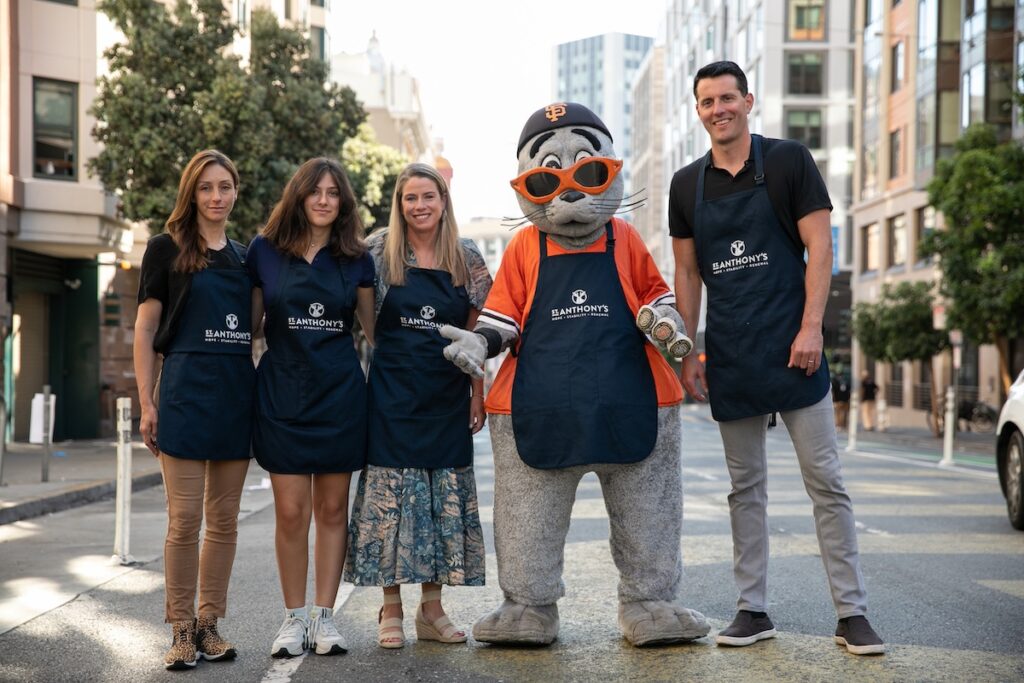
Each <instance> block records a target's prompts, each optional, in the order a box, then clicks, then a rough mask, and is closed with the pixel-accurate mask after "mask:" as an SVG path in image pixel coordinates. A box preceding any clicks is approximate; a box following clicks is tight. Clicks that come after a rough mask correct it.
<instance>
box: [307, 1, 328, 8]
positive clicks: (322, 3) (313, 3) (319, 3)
mask: <svg viewBox="0 0 1024 683" xmlns="http://www.w3.org/2000/svg"><path fill="white" fill-rule="evenodd" d="M309 4H310V5H312V6H313V7H323V6H324V0H309Z"/></svg>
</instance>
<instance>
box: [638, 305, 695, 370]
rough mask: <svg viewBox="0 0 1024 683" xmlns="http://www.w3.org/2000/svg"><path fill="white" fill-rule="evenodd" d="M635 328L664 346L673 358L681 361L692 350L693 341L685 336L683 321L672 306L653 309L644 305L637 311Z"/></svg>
mask: <svg viewBox="0 0 1024 683" xmlns="http://www.w3.org/2000/svg"><path fill="white" fill-rule="evenodd" d="M677 321H678V322H677ZM636 326H637V327H639V328H640V331H641V332H643V333H644V334H648V335H650V336H651V338H652V339H654V340H655V341H657V342H658V343H660V344H661V345H662V346H664V347H665V349H666V350H667V351H668V352H669V355H671V356H673V357H674V358H677V359H680V360H681V359H683V358H685V357H686V356H687V355H689V353H690V351H692V350H693V341H692V340H691V339H690V338H689V337H688V336H686V327H685V326H684V325H683V319H682V318H681V317H679V312H678V311H676V309H675V308H674V307H672V306H659V307H657V308H653V307H651V306H648V305H647V304H644V305H643V306H641V307H640V310H639V311H637V314H636ZM680 329H682V331H681V332H680Z"/></svg>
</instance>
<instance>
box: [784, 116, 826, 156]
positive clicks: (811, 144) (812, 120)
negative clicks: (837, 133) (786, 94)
mask: <svg viewBox="0 0 1024 683" xmlns="http://www.w3.org/2000/svg"><path fill="white" fill-rule="evenodd" d="M822 128H823V127H822V116H821V110H820V109H790V110H787V111H786V137H787V138H789V139H790V140H798V141H800V142H802V143H803V144H804V145H805V146H807V147H808V148H809V149H821V148H822V147H823V146H824V141H823V140H822Z"/></svg>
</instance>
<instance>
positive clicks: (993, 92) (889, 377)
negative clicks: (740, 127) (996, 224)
mask: <svg viewBox="0 0 1024 683" xmlns="http://www.w3.org/2000/svg"><path fill="white" fill-rule="evenodd" d="M986 2H987V4H986ZM1019 14H1020V12H1018V15H1019ZM1014 21H1015V19H1014V6H1013V3H1012V1H1009V0H980V1H979V2H970V1H969V2H966V3H963V4H962V3H961V2H960V0H919V1H918V2H917V3H911V2H906V1H903V2H894V3H891V4H890V3H884V2H882V1H881V0H862V2H861V3H859V4H858V12H857V14H856V33H857V35H858V36H860V39H859V40H858V44H857V64H856V68H855V76H856V88H857V101H858V106H857V107H856V111H857V113H858V115H857V116H856V118H855V121H854V137H855V141H856V147H857V149H860V150H861V155H860V163H859V164H858V167H857V169H856V173H855V182H854V187H855V194H856V198H855V202H854V205H853V234H854V238H853V266H854V268H853V271H854V278H853V298H854V301H855V302H861V301H864V302H871V301H875V300H877V298H878V297H879V295H880V293H881V289H882V287H883V286H884V285H886V284H890V283H892V284H895V283H898V282H903V281H912V282H913V281H923V282H929V283H937V282H938V280H939V278H940V277H941V273H940V271H939V268H938V266H937V264H936V263H935V262H934V260H933V259H924V258H921V257H920V256H919V255H918V249H917V247H918V244H919V243H920V241H921V240H922V238H923V237H924V236H925V235H926V234H927V233H929V232H930V231H932V230H935V229H944V228H943V227H942V217H941V215H937V214H936V211H935V210H934V208H933V207H931V206H930V205H929V203H928V196H927V192H926V187H927V184H928V181H929V180H930V179H931V178H932V176H933V175H934V172H935V167H936V164H937V162H938V161H939V160H941V159H943V158H945V157H948V156H950V155H952V154H953V151H954V144H955V143H956V140H957V138H958V137H959V136H960V134H961V133H962V131H963V130H964V129H965V128H966V127H967V126H969V125H971V124H973V123H977V122H986V123H989V124H991V125H993V126H995V128H996V130H997V131H998V133H999V135H1000V136H1001V137H1002V138H1003V139H1009V138H1010V137H1011V135H1012V134H1013V131H1014V130H1015V127H1014V125H1015V124H1014V120H1015V118H1016V117H1015V116H1014V111H1013V104H1012V90H1013V80H1014V77H1013V74H1015V73H1016V70H1017V69H1018V68H1019V67H1020V65H1021V47H1020V45H1021V42H1020V35H1021V34H1015V33H1014ZM1017 21H1018V22H1020V21H1021V18H1020V17H1019V16H1018V17H1017ZM1015 35H1016V36H1017V37H1016V40H1015ZM1016 130H1017V133H1018V135H1020V134H1021V131H1020V127H1019V125H1018V126H1017V128H1016ZM937 313H938V311H937ZM936 318H937V320H936V322H937V324H939V325H941V324H942V321H941V315H940V314H938V315H937V316H936ZM1016 345H1017V346H1019V347H1021V348H1019V349H1010V355H1011V357H1014V356H1015V355H1016V356H1019V357H1020V358H1019V360H1018V363H1017V364H1018V365H1021V366H1024V342H1022V341H1019V340H1018V342H1017V343H1016ZM855 351H856V352H855V354H854V367H855V369H856V372H857V374H860V371H861V370H866V371H867V372H868V373H869V374H871V375H873V376H874V378H875V381H876V382H877V383H878V384H879V386H880V387H881V393H880V399H881V401H880V404H879V407H880V408H881V409H882V410H881V412H883V413H884V414H885V415H886V419H887V421H888V423H889V424H890V425H894V426H907V425H911V426H917V427H920V426H923V425H924V419H923V414H922V413H923V412H924V411H928V410H930V409H931V405H932V396H933V395H941V393H942V392H943V391H944V388H945V386H946V385H948V384H949V383H950V382H951V381H953V380H952V378H953V375H954V368H953V361H952V357H951V356H952V354H943V355H941V356H939V357H937V358H936V359H934V361H933V362H927V361H925V362H920V361H915V362H901V363H891V364H888V363H881V362H877V361H876V360H875V359H872V358H868V357H866V356H865V355H864V354H863V353H861V352H860V351H859V349H856V346H855ZM961 358H962V361H961V367H960V369H959V373H958V374H957V380H956V381H957V385H958V392H959V395H960V397H961V398H963V399H979V398H980V399H981V400H983V401H985V402H988V403H990V404H993V405H999V404H1000V403H1001V398H1002V397H1001V391H1002V387H1001V385H1000V382H999V371H998V363H999V358H998V352H997V350H996V348H995V347H994V346H992V345H985V344H981V345H979V344H977V343H976V342H975V341H974V340H970V339H965V340H964V343H963V347H962V352H961ZM1019 369H1020V367H1018V368H1017V370H1018V371H1019ZM936 374H938V378H937V379H936V378H935V375H936ZM933 384H934V385H935V386H934V387H933Z"/></svg>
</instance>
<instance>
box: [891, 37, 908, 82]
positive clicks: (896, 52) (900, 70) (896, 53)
mask: <svg viewBox="0 0 1024 683" xmlns="http://www.w3.org/2000/svg"><path fill="white" fill-rule="evenodd" d="M906 63H907V60H906V55H905V49H904V43H903V41H902V40H901V41H899V42H897V43H896V44H895V45H893V46H892V64H891V67H892V71H891V73H890V82H891V84H892V86H891V88H890V92H898V91H899V90H900V89H901V88H903V82H904V81H905V80H906Z"/></svg>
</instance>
